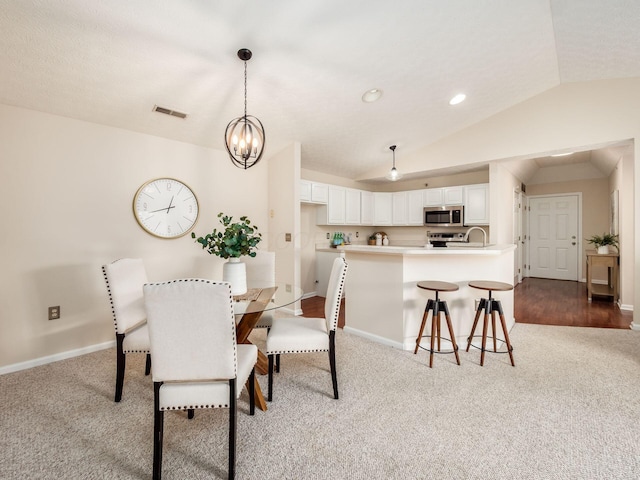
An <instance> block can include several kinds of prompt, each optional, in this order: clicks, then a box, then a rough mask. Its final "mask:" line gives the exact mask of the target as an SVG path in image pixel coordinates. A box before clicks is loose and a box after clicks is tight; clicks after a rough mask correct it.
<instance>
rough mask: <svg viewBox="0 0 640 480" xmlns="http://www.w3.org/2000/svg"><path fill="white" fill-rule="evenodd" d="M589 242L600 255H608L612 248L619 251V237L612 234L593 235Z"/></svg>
mask: <svg viewBox="0 0 640 480" xmlns="http://www.w3.org/2000/svg"><path fill="white" fill-rule="evenodd" d="M587 242H589V243H591V244H593V246H595V247H596V249H597V251H598V253H600V254H608V253H609V247H610V246H611V247H616V250H617V249H618V235H613V234H611V233H603V234H602V235H592V236H591V238H588V239H587Z"/></svg>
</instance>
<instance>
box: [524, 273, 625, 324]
mask: <svg viewBox="0 0 640 480" xmlns="http://www.w3.org/2000/svg"><path fill="white" fill-rule="evenodd" d="M514 303H515V305H514V316H515V318H516V322H518V323H537V324H542V325H566V326H573V327H599V328H629V326H630V325H631V322H632V321H633V313H632V312H627V311H622V310H620V309H619V308H618V306H617V305H615V304H614V303H613V301H612V300H611V298H609V297H596V296H594V297H593V300H592V301H591V303H589V302H587V285H586V284H585V283H581V282H570V281H565V280H548V279H545V278H531V277H529V278H525V279H524V281H523V282H522V283H521V284H519V285H517V286H516V288H515V291H514Z"/></svg>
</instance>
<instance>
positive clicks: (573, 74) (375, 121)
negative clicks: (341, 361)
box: [0, 0, 640, 178]
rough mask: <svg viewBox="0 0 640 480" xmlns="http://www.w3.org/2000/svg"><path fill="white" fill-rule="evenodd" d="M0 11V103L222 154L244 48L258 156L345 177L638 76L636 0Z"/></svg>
mask: <svg viewBox="0 0 640 480" xmlns="http://www.w3.org/2000/svg"><path fill="white" fill-rule="evenodd" d="M1 5H2V6H1V8H0V38H1V39H2V45H3V48H2V49H0V65H1V68H0V103H4V104H8V105H15V106H20V107H24V108H29V109H35V110H40V111H43V112H49V113H53V114H57V115H62V116H67V117H72V118H77V119H81V120H86V121H91V122H96V123H100V124H104V125H110V126H114V127H120V128H125V129H129V130H134V131H137V132H143V133H148V134H152V135H158V136H162V137H166V138H171V139H175V140H180V141H184V142H190V143H194V144H197V145H203V146H207V147H212V148H217V149H223V148H224V143H223V134H224V130H225V127H226V125H227V123H228V122H229V121H230V120H231V119H232V118H234V117H237V116H239V115H241V114H242V110H243V94H244V92H243V75H244V74H243V64H242V62H241V61H240V60H239V59H238V58H237V56H236V52H237V50H238V49H240V48H243V47H246V48H249V49H251V50H252V51H253V58H252V59H251V60H250V61H249V64H248V113H249V114H252V115H255V116H257V117H259V118H260V119H261V120H262V122H263V123H264V125H265V129H266V132H267V150H266V153H265V155H266V156H267V157H268V156H269V155H270V154H273V153H276V152H277V151H278V150H279V149H281V148H282V147H284V146H286V145H287V144H289V143H291V142H292V141H300V142H301V144H302V166H303V168H307V169H311V170H317V171H321V172H325V173H331V174H334V175H340V176H344V177H349V178H355V177H366V175H367V172H369V171H370V170H372V169H374V168H375V167H378V166H380V165H382V164H387V163H389V162H390V154H389V145H391V144H397V145H398V152H400V151H403V152H413V151H416V150H419V149H420V148H422V147H424V146H426V145H428V144H430V143H432V142H434V141H436V140H438V139H440V138H442V137H444V136H446V135H450V134H452V133H454V132H456V131H458V130H460V129H462V128H465V127H467V126H469V125H472V124H474V123H476V122H479V121H481V120H483V119H485V118H488V117H490V116H491V115H494V114H495V113H497V112H500V111H502V110H504V109H507V108H509V107H510V106H512V105H515V104H517V103H519V102H522V101H523V100H525V99H528V98H530V97H533V96H535V95H537V94H539V93H541V92H544V91H545V90H548V89H549V88H552V87H554V86H557V85H558V84H560V83H563V82H579V81H590V80H598V79H607V78H617V77H639V76H640V35H639V34H638V19H639V18H640V2H638V1H635V0H608V1H601V0H517V1H513V0H488V1H485V2H479V1H477V0H434V1H429V2H425V1H424V0H398V1H396V2H381V1H371V0H367V1H364V0H349V1H345V0H305V1H299V0H273V1H268V2H267V1H259V0H235V1H232V2H214V1H210V0H189V1H168V0H136V1H130V0H108V1H102V2H97V1H87V0H3V1H2V2H1ZM373 88H377V89H381V90H382V91H383V95H382V97H381V98H380V100H378V101H377V102H374V103H365V102H363V101H362V100H361V97H362V95H363V93H364V92H365V91H367V90H369V89H373ZM459 92H464V93H465V94H466V95H467V99H466V101H465V102H463V103H461V104H459V105H457V106H450V105H449V104H448V101H449V99H450V98H451V97H452V96H453V95H454V94H456V93H459ZM154 105H160V106H163V107H166V108H169V109H174V110H178V111H181V112H185V113H187V114H188V115H187V118H186V119H179V118H175V117H171V116H166V115H163V114H160V113H157V112H154V111H153V107H154ZM595 156H596V157H599V156H601V155H598V154H596V155H595Z"/></svg>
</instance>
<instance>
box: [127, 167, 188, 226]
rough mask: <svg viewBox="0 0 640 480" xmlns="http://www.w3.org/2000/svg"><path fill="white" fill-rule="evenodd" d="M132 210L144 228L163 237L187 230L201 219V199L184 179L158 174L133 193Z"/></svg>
mask: <svg viewBox="0 0 640 480" xmlns="http://www.w3.org/2000/svg"><path fill="white" fill-rule="evenodd" d="M133 213H134V215H135V217H136V220H137V221H138V223H139V224H140V226H141V227H142V228H144V229H145V230H146V231H147V232H149V233H150V234H151V235H155V236H156V237H160V238H178V237H181V236H183V235H185V234H187V233H188V232H189V231H190V230H191V229H192V228H193V226H194V225H195V224H196V221H197V220H198V199H197V198H196V196H195V194H194V193H193V191H192V190H191V189H190V188H189V187H188V186H187V185H185V184H184V183H182V182H181V181H179V180H176V179H174V178H158V179H155V180H150V181H148V182H147V183H145V184H144V185H142V186H141V187H140V188H139V189H138V191H137V192H136V195H135V196H134V197H133Z"/></svg>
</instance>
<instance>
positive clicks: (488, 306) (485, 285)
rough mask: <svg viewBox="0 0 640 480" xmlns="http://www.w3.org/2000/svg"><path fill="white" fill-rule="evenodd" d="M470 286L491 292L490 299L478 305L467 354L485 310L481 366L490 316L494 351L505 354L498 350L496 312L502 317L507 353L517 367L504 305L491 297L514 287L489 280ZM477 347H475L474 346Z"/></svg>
mask: <svg viewBox="0 0 640 480" xmlns="http://www.w3.org/2000/svg"><path fill="white" fill-rule="evenodd" d="M469 286H470V287H471V288H477V289H479V290H485V291H488V292H489V298H482V299H480V302H479V303H478V309H477V310H476V317H475V318H474V320H473V327H471V334H470V335H469V338H468V339H467V352H468V351H469V347H470V346H471V340H472V339H473V334H474V333H475V331H476V326H477V325H478V319H479V318H480V312H482V310H484V324H483V326H482V348H481V349H480V351H481V352H482V353H481V354H480V366H481V367H482V366H483V365H484V352H485V351H486V346H487V328H488V325H489V315H491V332H492V338H493V351H494V352H495V353H504V352H498V351H497V349H496V312H498V314H499V315H500V324H501V325H502V332H503V333H504V342H505V343H506V344H507V352H508V353H509V358H510V359H511V366H513V367H515V366H516V365H515V363H514V362H513V347H512V346H511V341H510V340H509V332H508V330H507V322H506V321H505V319H504V313H503V311H502V303H500V300H496V299H495V298H492V297H491V292H492V291H496V292H506V291H509V290H513V286H512V285H509V284H508V283H503V282H491V281H487V280H472V281H470V282H469ZM474 347H475V345H474Z"/></svg>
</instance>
